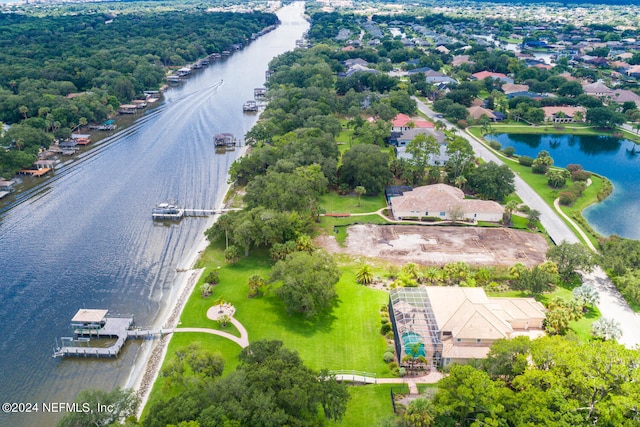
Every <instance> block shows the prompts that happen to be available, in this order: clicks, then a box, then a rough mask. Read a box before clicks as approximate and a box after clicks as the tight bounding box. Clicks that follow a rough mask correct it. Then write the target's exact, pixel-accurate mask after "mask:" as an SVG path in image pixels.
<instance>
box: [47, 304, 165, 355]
mask: <svg viewBox="0 0 640 427" xmlns="http://www.w3.org/2000/svg"><path fill="white" fill-rule="evenodd" d="M107 314H108V310H95V309H81V310H78V312H77V313H76V315H75V316H74V317H73V319H71V327H72V328H73V334H74V336H73V337H62V338H61V341H62V344H63V345H62V346H60V347H58V346H56V348H55V350H54V352H53V357H66V356H84V357H87V356H95V357H103V356H104V357H116V356H118V354H120V350H122V347H123V346H124V344H125V342H126V341H127V339H128V338H154V337H157V336H161V335H162V334H163V333H166V332H173V331H163V330H162V329H156V330H153V329H138V328H135V327H134V323H135V322H134V318H133V316H132V317H107ZM92 337H93V338H117V339H116V342H115V343H113V344H112V345H110V346H109V347H91V346H90V345H88V344H90V342H91V338H92ZM65 344H66V345H65Z"/></svg>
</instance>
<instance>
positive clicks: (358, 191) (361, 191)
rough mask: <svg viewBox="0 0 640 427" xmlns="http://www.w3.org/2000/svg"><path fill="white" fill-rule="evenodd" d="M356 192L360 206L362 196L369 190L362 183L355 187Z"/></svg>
mask: <svg viewBox="0 0 640 427" xmlns="http://www.w3.org/2000/svg"><path fill="white" fill-rule="evenodd" d="M355 192H356V194H357V195H358V207H360V197H361V196H362V195H363V194H364V193H366V192H367V189H366V188H364V187H363V186H362V185H358V186H357V187H356V189H355Z"/></svg>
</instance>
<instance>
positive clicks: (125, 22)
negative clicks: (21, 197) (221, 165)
mask: <svg viewBox="0 0 640 427" xmlns="http://www.w3.org/2000/svg"><path fill="white" fill-rule="evenodd" d="M276 23H277V17H276V16H275V15H273V14H268V13H261V12H254V13H223V12H215V13H206V12H202V11H167V12H153V13H151V12H143V11H140V12H136V13H129V14H117V15H116V14H109V13H94V14H90V13H87V11H86V10H85V13H83V14H74V15H63V16H46V17H35V16H28V15H22V14H2V15H0V46H2V50H1V51H0V122H3V123H5V124H9V125H11V128H10V129H9V130H7V131H6V132H4V134H3V135H2V137H1V138H0V146H2V147H5V150H3V151H2V152H0V176H5V177H10V176H11V175H13V174H14V173H15V172H16V171H17V170H18V169H20V168H22V167H27V166H29V165H31V163H33V161H34V160H35V159H36V155H37V153H38V151H39V150H40V149H41V148H43V147H46V146H47V144H48V143H49V142H50V141H51V140H52V138H54V137H58V138H63V137H66V136H68V135H70V133H71V130H72V129H74V128H75V127H77V126H78V125H81V124H86V123H91V122H100V121H103V120H105V119H106V118H107V117H109V115H110V114H112V113H113V111H114V109H116V108H117V107H118V106H119V105H120V104H121V103H126V102H129V101H130V100H132V99H134V98H135V97H137V96H140V95H142V91H144V90H157V89H158V88H159V87H160V85H161V83H162V82H163V79H164V76H165V70H166V67H173V66H182V65H185V64H188V63H190V62H193V61H195V60H196V59H198V58H202V57H204V56H207V55H208V54H211V53H214V52H221V51H223V50H225V49H228V48H230V47H231V46H232V45H233V44H237V43H245V42H246V41H247V40H249V39H250V37H251V35H252V34H254V33H257V32H259V31H260V30H262V29H263V28H265V27H267V26H270V25H273V24H276ZM70 94H79V96H74V97H69V95H70Z"/></svg>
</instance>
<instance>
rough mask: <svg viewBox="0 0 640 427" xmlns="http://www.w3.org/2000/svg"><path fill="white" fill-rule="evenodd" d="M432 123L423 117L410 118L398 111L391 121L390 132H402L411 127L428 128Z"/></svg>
mask: <svg viewBox="0 0 640 427" xmlns="http://www.w3.org/2000/svg"><path fill="white" fill-rule="evenodd" d="M432 127H433V123H431V122H428V121H426V120H424V119H423V118H411V117H409V116H407V115H406V114H402V113H398V115H397V116H395V117H394V118H393V120H392V121H391V132H400V133H402V132H404V131H408V130H409V129H413V128H421V129H428V128H432Z"/></svg>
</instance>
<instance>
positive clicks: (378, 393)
mask: <svg viewBox="0 0 640 427" xmlns="http://www.w3.org/2000/svg"><path fill="white" fill-rule="evenodd" d="M392 388H393V391H394V393H409V388H408V387H407V385H406V384H369V385H365V386H353V387H349V394H350V395H351V400H349V403H348V405H347V412H346V413H345V415H344V417H343V418H342V420H340V421H338V422H329V423H327V425H329V426H348V427H370V426H378V425H381V422H382V421H383V420H385V419H387V418H390V417H392V416H393V415H394V414H393V406H392V404H391V389H392Z"/></svg>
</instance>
